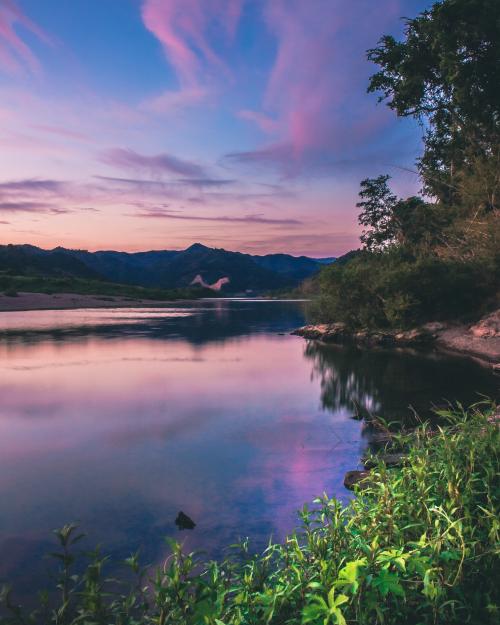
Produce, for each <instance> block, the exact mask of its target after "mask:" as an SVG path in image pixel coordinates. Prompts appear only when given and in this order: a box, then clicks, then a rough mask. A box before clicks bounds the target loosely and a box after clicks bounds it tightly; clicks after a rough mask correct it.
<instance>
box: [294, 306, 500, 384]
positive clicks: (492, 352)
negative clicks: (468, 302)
mask: <svg viewBox="0 0 500 625" xmlns="http://www.w3.org/2000/svg"><path fill="white" fill-rule="evenodd" d="M291 334H294V335H296V336H301V337H302V338H305V339H307V340H315V341H320V342H322V343H325V344H336V345H349V344H351V345H359V346H363V347H367V348H374V347H385V348H425V347H427V348H428V347H431V348H434V349H437V350H439V351H440V352H443V353H448V354H451V355H455V356H457V355H458V356H463V357H467V358H472V359H474V360H476V361H477V362H478V363H479V364H481V365H483V366H486V367H488V368H491V369H493V371H498V372H500V310H497V311H495V312H493V313H491V314H490V315H487V316H486V317H483V318H482V319H481V320H479V321H478V322H477V323H475V324H473V325H465V324H451V323H450V324H444V323H428V324H426V325H423V326H421V327H418V328H413V329H411V330H405V331H401V330H391V331H383V332H380V331H368V330H362V331H357V332H354V331H351V330H349V329H348V328H347V326H346V325H345V324H343V323H330V324H315V325H306V326H303V327H302V328H298V329H297V330H294V331H293V332H292V333H291Z"/></svg>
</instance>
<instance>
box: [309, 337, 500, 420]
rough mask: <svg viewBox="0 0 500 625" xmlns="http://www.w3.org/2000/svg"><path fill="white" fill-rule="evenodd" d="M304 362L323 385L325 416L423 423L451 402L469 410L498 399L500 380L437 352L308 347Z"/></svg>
mask: <svg viewBox="0 0 500 625" xmlns="http://www.w3.org/2000/svg"><path fill="white" fill-rule="evenodd" d="M305 356H306V358H309V359H311V360H312V362H313V372H312V373H313V376H319V378H320V382H321V402H322V405H323V407H324V408H325V410H329V411H336V410H341V409H344V410H349V411H351V412H352V413H353V414H356V413H358V414H360V415H361V416H365V415H366V414H368V413H370V414H377V415H380V416H382V417H384V418H385V419H386V420H389V421H394V420H407V419H409V418H411V417H412V416H413V414H414V410H415V411H416V412H417V413H418V414H419V415H420V416H421V417H423V418H426V417H428V416H430V415H431V410H432V407H433V406H436V405H440V406H442V405H444V404H446V403H447V401H453V402H455V401H457V400H458V401H461V402H463V403H464V404H470V403H472V402H474V401H477V400H478V398H479V397H478V393H483V394H486V395H489V396H491V397H497V396H498V379H495V376H493V375H492V374H491V373H490V372H488V371H487V370H486V369H483V368H482V367H480V366H479V365H477V364H476V363H474V362H472V361H470V360H467V359H464V358H455V357H449V356H445V355H441V354H438V353H436V352H429V353H425V352H413V351H404V350H395V349H386V350H382V349H380V350H378V349H357V348H355V347H340V346H327V345H321V344H319V343H316V342H309V343H307V346H306V348H305Z"/></svg>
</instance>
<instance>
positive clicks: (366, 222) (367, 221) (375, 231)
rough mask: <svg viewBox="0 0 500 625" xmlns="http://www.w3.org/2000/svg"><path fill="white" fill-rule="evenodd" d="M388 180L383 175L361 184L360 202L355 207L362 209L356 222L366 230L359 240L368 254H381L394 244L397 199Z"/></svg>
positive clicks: (388, 177)
mask: <svg viewBox="0 0 500 625" xmlns="http://www.w3.org/2000/svg"><path fill="white" fill-rule="evenodd" d="M389 180H390V176H387V175H385V176H378V178H366V179H365V180H363V181H362V182H361V190H360V192H359V197H360V198H361V201H360V202H358V203H357V204H356V206H357V207H358V208H361V209H362V211H361V213H360V215H359V218H358V221H359V223H360V224H361V225H362V226H364V227H365V228H367V229H366V230H363V234H362V235H361V237H360V238H361V242H362V243H363V245H364V247H365V249H367V250H369V251H370V252H381V251H383V250H384V249H386V248H387V247H388V246H389V245H391V244H392V243H394V242H395V238H396V232H395V229H394V219H393V217H394V214H393V211H394V207H395V206H396V203H397V201H398V198H397V196H396V195H394V194H393V193H392V191H391V190H390V188H389V186H388V184H387V182H388V181H389Z"/></svg>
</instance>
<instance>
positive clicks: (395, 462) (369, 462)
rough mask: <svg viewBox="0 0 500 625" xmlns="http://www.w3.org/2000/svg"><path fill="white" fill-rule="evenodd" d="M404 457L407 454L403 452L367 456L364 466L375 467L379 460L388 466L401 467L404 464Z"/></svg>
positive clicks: (366, 467)
mask: <svg viewBox="0 0 500 625" xmlns="http://www.w3.org/2000/svg"><path fill="white" fill-rule="evenodd" d="M404 459H405V454H402V453H394V454H379V455H377V456H375V457H373V458H367V459H366V460H365V461H364V467H365V469H373V467H376V466H377V464H378V462H384V463H385V465H386V466H387V467H399V466H401V465H402V464H403V462H404Z"/></svg>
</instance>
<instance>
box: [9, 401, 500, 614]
mask: <svg viewBox="0 0 500 625" xmlns="http://www.w3.org/2000/svg"><path fill="white" fill-rule="evenodd" d="M494 414H495V407H494V406H492V405H491V404H487V403H483V404H478V405H475V406H473V407H471V408H470V409H469V410H463V409H462V408H461V407H458V408H457V410H454V411H441V412H440V413H439V416H440V418H441V419H444V420H445V422H446V425H445V426H442V427H440V428H439V429H438V430H437V431H436V430H430V428H429V427H428V426H427V425H422V426H421V427H420V428H419V429H418V430H417V431H416V432H415V433H414V434H412V437H411V438H410V439H405V437H404V436H401V440H400V441H399V443H400V444H401V445H405V446H409V454H408V456H407V459H406V461H405V463H404V465H403V466H402V467H400V468H398V469H387V468H386V467H385V466H384V465H383V464H381V463H379V464H378V465H377V467H376V468H375V469H374V470H373V476H372V479H371V482H370V486H369V487H368V488H367V489H365V490H363V491H362V492H361V491H359V492H358V493H357V496H356V497H355V498H354V499H353V501H352V502H351V503H350V504H348V505H343V504H342V503H341V502H339V501H337V500H335V499H330V498H328V497H327V496H326V495H325V496H323V497H321V498H319V499H317V500H316V501H315V504H314V508H313V509H309V508H308V507H307V506H304V508H303V510H302V511H301V512H300V518H301V527H300V529H298V530H297V532H296V533H294V534H292V535H290V536H289V537H288V538H287V539H286V540H285V542H284V543H283V544H270V545H269V547H268V548H267V549H266V551H265V552H264V553H262V554H260V555H257V556H252V555H250V552H249V548H248V544H247V543H243V544H242V545H239V546H233V549H234V550H235V551H234V554H233V555H232V556H228V557H227V559H225V560H224V561H223V562H213V561H212V562H205V561H204V560H203V559H202V558H200V557H198V556H197V555H196V554H195V553H184V552H183V550H182V547H181V546H180V545H178V544H177V543H175V542H172V543H170V546H171V555H170V556H169V558H168V559H167V560H166V561H165V563H164V565H163V566H162V567H161V568H158V569H157V570H150V569H148V568H142V566H141V565H140V563H139V558H138V555H137V554H133V555H131V556H130V558H128V559H127V561H126V562H125V563H124V567H125V569H126V572H124V574H123V577H122V579H121V580H118V581H117V580H109V579H107V576H106V573H105V571H106V566H107V565H108V561H107V558H106V557H105V556H103V555H102V554H101V553H99V552H98V551H97V552H94V553H93V554H91V555H90V556H88V555H87V556H82V557H87V558H89V560H88V562H87V565H86V569H85V571H84V572H83V574H74V571H75V568H74V567H75V558H76V554H77V551H78V541H79V539H80V536H81V535H80V534H79V533H78V531H77V528H76V527H75V526H73V525H68V526H66V527H64V528H62V529H61V530H58V531H56V537H57V540H58V542H59V550H58V551H57V552H56V553H55V554H54V556H55V557H56V558H57V559H58V560H59V562H60V574H59V578H58V580H57V583H56V584H55V586H54V588H52V589H49V590H51V591H52V592H51V593H49V594H45V595H42V596H41V600H40V607H39V608H38V609H37V610H35V611H34V612H32V613H26V612H24V611H23V610H22V609H21V608H20V607H18V606H16V604H15V601H14V599H13V596H14V595H13V594H12V593H11V591H10V590H8V589H4V591H3V594H2V602H3V609H4V616H3V619H2V623H3V624H6V625H14V624H15V625H20V624H28V623H34V624H40V625H41V624H44V625H48V624H54V625H56V624H57V625H64V624H66V625H77V624H80V623H82V624H83V623H85V624H88V625H90V624H91V623H92V624H99V625H100V624H102V625H104V624H116V625H139V624H145V625H146V624H155V625H167V624H176V625H177V624H179V625H184V624H186V625H188V624H189V625H191V624H192V625H198V624H200V625H203V624H205V625H264V624H266V623H267V624H283V625H284V624H292V625H293V624H299V623H300V624H307V623H311V624H318V625H319V624H322V625H328V624H330V623H331V624H335V623H336V624H339V625H346V623H351V624H359V625H374V624H377V623H380V624H382V623H383V624H387V625H390V624H395V625H396V624H397V625H401V624H415V625H417V624H422V625H424V624H442V623H447V624H448V623H449V624H457V625H458V624H461V625H462V624H464V623H470V624H477V625H479V624H481V625H487V624H493V623H498V622H499V621H498V619H499V587H500V585H499V583H498V582H499V578H498V573H499V566H498V565H499V559H498V556H499V552H500V544H499V537H500V536H499V534H500V521H499V514H498V513H499V498H500V492H499V491H500V483H499V442H500V428H499V425H498V422H495V421H494V419H493V418H492V417H493V415H494ZM130 574H132V575H133V578H134V579H133V580H132V581H130ZM125 580H128V581H126V582H125ZM49 597H52V598H54V597H57V598H58V601H56V602H55V603H54V602H53V600H51V599H49Z"/></svg>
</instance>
